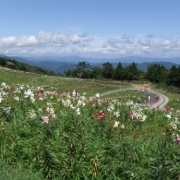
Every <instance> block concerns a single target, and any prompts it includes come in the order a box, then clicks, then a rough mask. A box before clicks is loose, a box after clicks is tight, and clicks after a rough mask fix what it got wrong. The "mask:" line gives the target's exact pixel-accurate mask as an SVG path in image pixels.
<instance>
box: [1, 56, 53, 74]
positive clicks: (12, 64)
mask: <svg viewBox="0 0 180 180" xmlns="http://www.w3.org/2000/svg"><path fill="white" fill-rule="evenodd" d="M0 66H2V67H6V68H10V69H14V70H19V71H24V72H33V73H39V74H49V75H56V73H54V72H52V71H50V72H48V71H47V70H45V69H42V68H40V67H36V66H34V67H32V66H30V65H28V64H25V63H20V62H17V61H16V60H13V59H9V58H5V57H0Z"/></svg>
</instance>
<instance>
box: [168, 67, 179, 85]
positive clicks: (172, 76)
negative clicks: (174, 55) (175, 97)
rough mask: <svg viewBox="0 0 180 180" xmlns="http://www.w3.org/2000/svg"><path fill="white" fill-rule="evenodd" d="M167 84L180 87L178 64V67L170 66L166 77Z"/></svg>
mask: <svg viewBox="0 0 180 180" xmlns="http://www.w3.org/2000/svg"><path fill="white" fill-rule="evenodd" d="M167 85H173V86H176V87H180V66H179V68H177V67H176V66H175V65H173V66H172V67H171V69H170V71H169V74H168V77H167Z"/></svg>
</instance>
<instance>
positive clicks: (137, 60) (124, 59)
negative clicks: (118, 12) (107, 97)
mask: <svg viewBox="0 0 180 180" xmlns="http://www.w3.org/2000/svg"><path fill="white" fill-rule="evenodd" d="M23 58H24V59H26V60H30V61H34V62H37V61H38V62H39V61H58V62H68V63H76V64H77V63H78V62H80V61H86V62H88V63H105V62H110V63H118V62H121V63H122V62H125V63H132V62H135V63H144V62H171V63H174V64H180V57H172V58H154V57H140V56H127V57H119V58H88V57H79V56H64V57H58V56H39V57H23Z"/></svg>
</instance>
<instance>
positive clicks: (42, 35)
mask: <svg viewBox="0 0 180 180" xmlns="http://www.w3.org/2000/svg"><path fill="white" fill-rule="evenodd" d="M0 54H6V55H13V56H14V55H16V56H17V55H18V56H21V55H23V56H25V55H28V56H30V55H59V56H63V55H77V56H78V55H79V56H92V57H106V56H107V57H118V56H133V55H148V56H158V57H160V56H161V57H164V56H180V40H179V39H178V38H177V37H176V38H166V37H155V36H153V35H145V36H140V37H138V36H137V37H132V36H127V35H122V36H119V37H108V38H104V37H95V36H94V37H92V36H89V35H87V34H76V33H63V32H61V33H54V34H53V33H50V32H44V31H41V32H39V33H38V34H37V36H22V37H16V36H10V37H0Z"/></svg>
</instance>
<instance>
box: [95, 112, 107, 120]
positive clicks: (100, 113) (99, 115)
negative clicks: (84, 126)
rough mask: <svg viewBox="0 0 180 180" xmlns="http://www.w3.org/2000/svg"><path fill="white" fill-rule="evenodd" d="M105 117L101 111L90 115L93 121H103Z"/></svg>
mask: <svg viewBox="0 0 180 180" xmlns="http://www.w3.org/2000/svg"><path fill="white" fill-rule="evenodd" d="M104 117H105V113H104V112H103V111H99V113H95V114H93V115H92V118H93V119H95V118H97V119H103V118H104Z"/></svg>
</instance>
